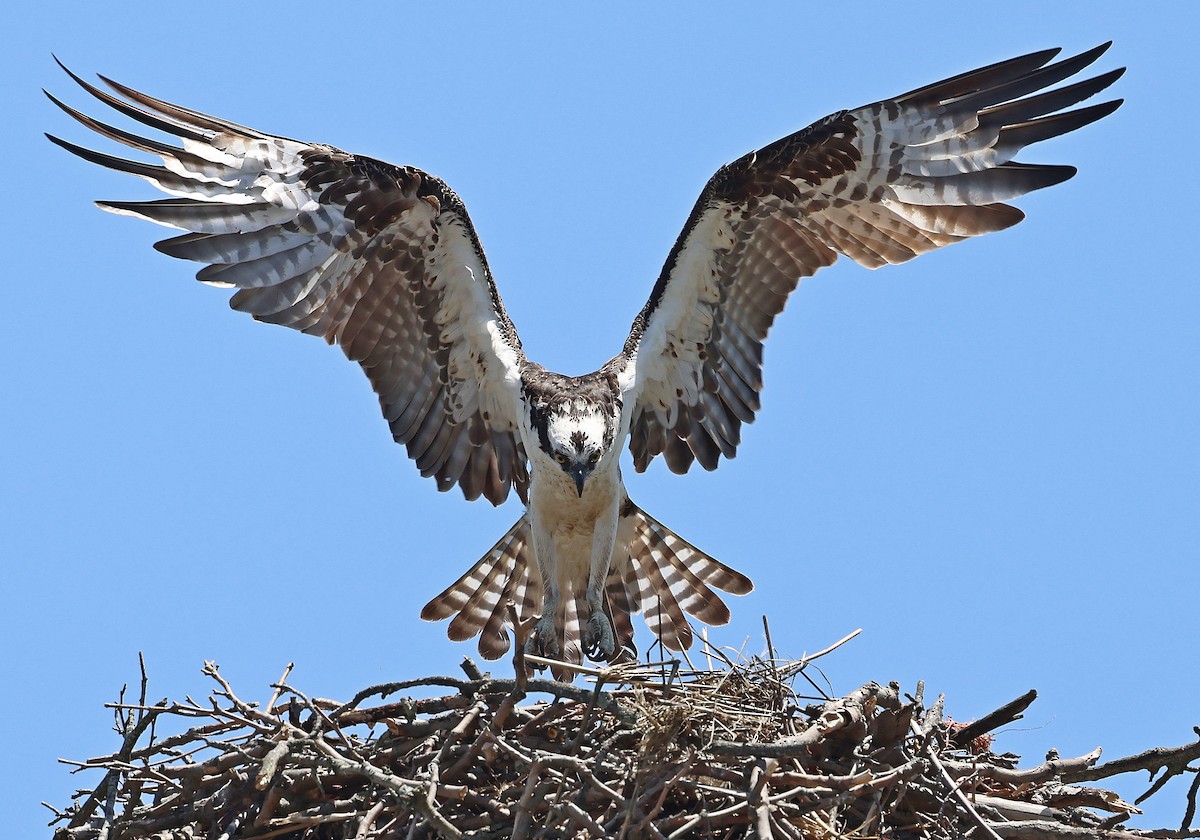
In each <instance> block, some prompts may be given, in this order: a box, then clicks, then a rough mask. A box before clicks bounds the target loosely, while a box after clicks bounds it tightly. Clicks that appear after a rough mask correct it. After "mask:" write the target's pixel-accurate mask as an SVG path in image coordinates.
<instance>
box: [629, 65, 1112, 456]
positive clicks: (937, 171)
mask: <svg viewBox="0 0 1200 840" xmlns="http://www.w3.org/2000/svg"><path fill="white" fill-rule="evenodd" d="M1107 48H1108V44H1104V45H1102V46H1100V47H1096V48H1095V49H1092V50H1089V51H1087V52H1085V53H1082V54H1080V55H1078V56H1075V57H1073V58H1069V59H1065V60H1063V61H1060V62H1057V63H1055V64H1049V65H1047V62H1049V61H1050V60H1051V59H1052V58H1054V56H1055V55H1056V54H1057V53H1058V50H1045V51H1042V52H1038V53H1032V54H1030V55H1027V56H1022V57H1020V58H1015V59H1012V60H1010V61H1005V62H1000V63H999V64H994V65H991V66H989V67H984V68H981V69H979V70H975V71H972V72H970V73H964V74H962V75H959V76H955V77H953V78H950V79H946V80H944V81H941V82H937V83H936V84H932V85H929V86H927V87H923V88H920V89H918V90H915V91H911V92H909V93H906V94H903V95H901V96H898V97H896V98H895V99H890V100H884V101H881V102H876V103H874V104H872V105H867V106H865V107H862V108H856V109H854V110H852V111H842V112H839V113H837V114H832V115H830V116H828V117H826V118H825V119H823V120H819V121H818V122H816V123H813V124H812V125H811V126H809V127H808V128H806V129H804V130H803V131H799V132H797V133H795V134H792V135H790V136H788V137H784V138H783V139H781V140H778V141H776V142H774V143H772V144H770V145H769V146H766V147H764V148H762V149H759V150H758V151H755V152H751V153H749V154H747V155H745V156H743V157H741V158H739V159H738V160H736V161H734V162H733V163H731V164H728V165H727V166H724V167H722V168H721V170H720V171H718V172H717V173H716V174H715V175H714V176H713V177H712V179H710V180H709V182H708V184H707V185H706V186H705V188H704V191H703V192H702V193H701V195H700V199H699V200H698V201H697V202H696V205H695V208H694V209H693V210H692V214H691V217H690V218H689V219H688V222H687V225H686V226H685V228H684V231H683V233H682V234H681V235H680V237H679V239H678V240H677V241H676V243H675V246H674V248H672V250H671V253H670V256H669V257H668V258H667V263H666V265H665V266H664V267H663V271H662V274H661V275H660V277H659V279H658V283H657V284H656V285H655V288H654V293H653V294H652V295H651V297H650V300H649V301H648V302H647V303H646V306H645V308H644V309H643V310H642V311H641V313H639V315H638V317H637V320H635V321H634V325H633V330H632V332H631V334H630V336H629V340H628V341H627V342H626V345H625V351H624V353H623V356H624V357H627V358H633V357H635V356H636V358H637V361H638V365H637V380H638V382H637V386H636V387H635V395H636V402H637V405H636V407H635V409H634V415H633V419H632V425H631V430H630V441H629V447H630V449H631V451H632V452H633V460H634V465H635V466H636V468H637V469H638V470H639V471H640V470H644V469H645V468H646V466H647V465H648V464H649V462H650V461H651V459H653V458H654V456H656V455H658V454H660V453H661V454H662V455H663V456H664V457H665V458H666V461H667V464H668V466H669V467H670V468H671V469H672V470H673V471H675V472H678V473H683V472H686V471H687V470H688V468H689V467H690V466H691V464H692V462H693V461H699V462H700V464H701V466H703V467H705V468H706V469H710V470H711V469H714V468H715V467H716V466H717V461H718V459H719V458H720V456H721V455H724V456H725V457H727V458H731V457H733V455H734V453H735V452H736V451H737V446H738V443H739V442H740V437H741V424H742V423H748V422H751V421H752V420H753V419H754V414H755V412H756V411H758V408H759V401H758V392H759V390H760V389H761V388H762V342H763V339H764V338H766V335H767V331H768V330H769V329H770V327H771V324H772V322H773V321H774V319H775V316H776V315H778V314H779V312H780V311H782V309H783V306H784V303H785V302H786V301H787V297H788V295H789V294H790V293H791V291H792V290H793V289H794V288H795V287H796V284H797V283H798V282H799V280H800V278H801V277H807V276H809V275H812V274H813V273H815V272H816V271H817V270H818V269H820V268H822V267H824V266H827V265H830V264H832V263H833V262H834V261H835V260H836V259H837V258H838V256H839V255H845V256H847V257H849V258H850V259H852V260H854V261H855V262H857V263H859V264H860V265H864V266H866V267H867V268H878V267H880V266H883V265H886V264H889V263H901V262H905V261H907V260H910V259H912V258H913V257H915V256H918V255H920V254H923V253H925V252H927V251H931V250H933V249H935V248H940V247H942V246H944V245H949V244H951V243H954V242H958V241H960V240H962V239H965V238H967V237H970V236H978V235H980V234H984V233H990V232H991V231H996V230H1001V229H1003V228H1006V227H1010V226H1012V225H1014V224H1016V223H1017V222H1019V221H1021V219H1022V218H1024V214H1023V213H1021V211H1020V210H1018V209H1016V208H1015V207H1010V206H1008V205H1006V204H1004V203H1003V202H1005V201H1009V200H1011V199H1014V198H1017V197H1019V196H1021V195H1024V194H1025V193H1027V192H1030V191H1032V190H1036V189H1041V188H1042V187H1047V186H1051V185H1053V184H1057V183H1059V182H1061V181H1065V180H1066V179H1068V178H1070V177H1071V176H1072V175H1074V174H1075V169H1074V168H1073V167H1070V166H1039V165H1036V164H1021V163H1016V162H1014V161H1013V157H1014V155H1016V154H1017V153H1018V152H1019V151H1020V150H1021V149H1022V148H1024V147H1025V146H1027V145H1029V144H1030V143H1035V142H1037V141H1039V140H1044V139H1047V138H1050V137H1055V136H1057V135H1059V134H1063V133H1065V132H1068V131H1071V130H1073V129H1076V128H1079V127H1081V126H1084V125H1087V124H1088V123H1090V122H1093V121H1095V120H1098V119H1100V118H1101V117H1104V116H1105V115H1107V114H1110V113H1112V112H1113V111H1114V110H1116V108H1117V107H1118V106H1119V105H1120V104H1121V103H1120V100H1117V101H1114V102H1106V103H1104V104H1101V105H1094V106H1091V107H1088V108H1081V109H1078V110H1075V111H1069V112H1066V113H1060V114H1055V112H1057V111H1060V110H1061V109H1063V108H1066V107H1069V106H1071V105H1073V104H1075V103H1077V102H1079V101H1082V100H1083V99H1086V98H1087V97H1090V96H1092V95H1093V94H1095V93H1097V92H1098V91H1100V90H1103V89H1104V88H1106V87H1108V86H1109V85H1110V84H1112V83H1113V82H1114V81H1116V79H1117V78H1119V77H1120V75H1121V73H1122V72H1123V70H1114V71H1111V72H1108V73H1104V74H1102V75H1100V76H1097V77H1095V78H1093V79H1089V80H1087V81H1083V82H1079V83H1077V84H1073V85H1069V86H1066V87H1063V88H1059V89H1057V90H1052V91H1050V92H1047V93H1040V94H1036V95H1033V96H1028V94H1034V93H1035V92H1037V91H1040V90H1042V89H1043V88H1045V87H1047V86H1049V85H1053V84H1056V83H1058V82H1059V81H1062V80H1063V79H1066V78H1068V77H1069V76H1072V75H1074V74H1075V73H1078V72H1079V71H1080V70H1082V69H1083V68H1084V67H1086V66H1088V65H1089V64H1091V63H1092V62H1093V61H1095V60H1096V59H1097V58H1099V57H1100V55H1101V54H1103V52H1104V51H1105V50H1106V49H1107ZM1018 97H1026V98H1024V99H1020V98H1018ZM1047 115H1052V116H1047Z"/></svg>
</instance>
